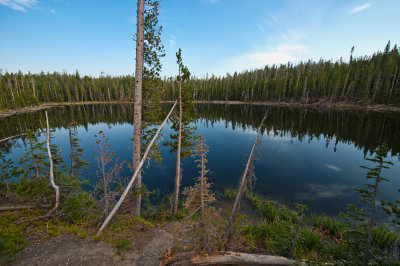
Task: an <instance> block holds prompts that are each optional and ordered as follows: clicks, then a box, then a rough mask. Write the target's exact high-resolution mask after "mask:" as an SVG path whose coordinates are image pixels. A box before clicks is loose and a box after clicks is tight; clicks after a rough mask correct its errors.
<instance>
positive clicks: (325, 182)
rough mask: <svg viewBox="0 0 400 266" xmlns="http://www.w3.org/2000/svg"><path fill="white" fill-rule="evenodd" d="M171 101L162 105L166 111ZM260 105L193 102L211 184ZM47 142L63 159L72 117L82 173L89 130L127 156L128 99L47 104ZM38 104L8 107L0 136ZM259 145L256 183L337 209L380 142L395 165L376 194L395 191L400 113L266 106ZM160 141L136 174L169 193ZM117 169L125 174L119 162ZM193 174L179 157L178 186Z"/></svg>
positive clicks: (236, 165)
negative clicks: (16, 110) (157, 155)
mask: <svg viewBox="0 0 400 266" xmlns="http://www.w3.org/2000/svg"><path fill="white" fill-rule="evenodd" d="M169 107H170V105H165V106H163V108H164V109H165V112H166V113H167V111H168V109H169ZM266 110H267V107H265V106H251V105H213V104H198V105H196V106H195V107H194V110H193V112H194V117H195V123H194V124H195V125H196V126H197V131H196V133H197V134H201V135H203V136H204V137H205V140H206V143H207V144H208V145H209V146H210V152H209V154H208V160H209V163H208V168H209V169H210V170H211V172H210V173H209V179H210V181H211V182H212V183H213V189H214V190H215V191H220V192H222V191H223V190H224V189H225V188H235V187H236V185H237V183H238V179H239V177H240V176H241V174H242V172H243V170H244V165H245V162H246V160H247V155H248V154H249V152H250V149H251V145H252V144H253V141H254V139H255V137H256V131H257V127H258V125H259V124H260V122H261V120H262V117H263V115H264V113H265V112H266ZM49 119H50V125H51V127H53V128H55V129H56V131H55V133H54V135H55V138H54V142H55V143H56V144H58V145H60V147H62V148H63V151H62V155H63V157H64V159H65V163H66V165H67V166H68V165H69V137H68V130H67V125H68V123H69V122H70V121H76V122H77V123H78V137H79V138H80V139H81V145H82V147H83V148H84V149H85V151H84V156H83V157H84V159H85V160H87V161H89V162H90V165H89V168H88V170H85V171H84V172H83V173H82V177H83V178H86V179H88V180H90V181H92V182H93V181H94V180H95V179H96V177H95V172H96V167H97V164H96V162H95V161H94V155H93V148H92V146H93V145H94V142H95V138H94V135H95V134H96V133H97V132H98V131H100V130H102V131H104V132H105V134H106V136H107V137H108V138H109V139H110V143H111V144H112V146H111V148H112V150H114V151H115V153H116V154H117V155H118V156H120V157H121V160H125V161H127V162H131V161H132V142H131V138H132V134H133V125H132V121H133V106H132V105H115V104H104V105H81V106H66V107H58V108H53V109H51V110H49ZM44 126H45V120H44V111H39V112H35V113H28V114H21V115H14V116H10V117H6V118H1V119H0V138H5V137H8V136H13V135H16V134H19V133H23V132H25V131H26V130H27V129H31V130H39V129H40V128H44ZM169 126H170V125H167V126H166V127H165V128H164V130H163V131H162V133H163V136H162V141H168V140H169V135H170V134H171V132H172V131H171V129H170V128H169ZM262 141H263V144H262V146H261V147H260V149H259V150H260V152H261V156H260V160H259V161H257V162H256V163H255V174H256V177H257V181H256V183H255V191H256V192H258V193H260V194H263V195H265V196H266V197H269V198H271V199H277V200H280V201H282V202H284V203H288V204H293V203H296V202H302V203H305V204H307V205H308V207H309V208H310V209H311V210H313V211H316V212H325V213H327V214H331V215H336V214H338V213H339V212H340V211H344V210H346V207H347V204H349V203H356V204H357V203H358V196H357V194H355V193H354V191H353V188H354V187H361V186H362V185H363V184H364V183H365V181H366V180H365V170H363V169H361V168H360V165H367V166H371V165H372V164H371V163H370V162H367V161H365V160H364V157H365V156H367V157H370V156H371V154H370V151H371V150H373V149H374V148H376V147H377V146H378V145H379V144H380V143H383V142H386V143H388V144H389V147H390V149H391V152H390V154H389V158H388V159H389V160H390V161H392V162H393V163H394V165H393V166H392V167H391V168H390V169H388V170H384V171H383V172H382V175H383V176H384V177H386V178H388V179H389V180H390V182H389V183H384V184H383V185H382V187H381V189H380V198H381V199H386V200H395V199H398V198H399V197H400V193H398V192H397V188H400V163H399V152H400V113H390V112H370V111H328V110H324V111H321V110H315V109H302V108H287V107H269V111H268V118H267V120H266V129H265V132H264V134H263V137H262ZM160 147H161V152H162V157H163V161H162V163H161V164H156V163H154V162H151V163H150V165H149V167H148V168H145V169H144V175H143V182H144V184H146V186H147V187H148V188H149V189H151V190H152V189H157V190H158V191H159V192H160V194H165V193H171V192H172V191H173V186H174V176H175V160H176V154H175V153H169V148H168V147H163V146H162V145H160ZM1 148H2V149H3V150H5V151H6V152H8V153H9V155H8V156H9V157H11V158H13V159H14V161H15V162H16V161H17V160H18V158H19V157H20V156H21V155H22V153H23V152H24V143H23V141H22V140H21V139H14V140H12V141H9V142H6V143H1ZM123 175H125V176H129V175H130V171H129V169H128V168H126V169H125V170H124V172H123ZM196 176H197V170H196V168H195V165H194V163H193V160H192V158H186V159H184V160H183V180H182V185H183V186H182V187H185V186H189V185H191V184H192V183H193V179H194V178H195V177H196Z"/></svg>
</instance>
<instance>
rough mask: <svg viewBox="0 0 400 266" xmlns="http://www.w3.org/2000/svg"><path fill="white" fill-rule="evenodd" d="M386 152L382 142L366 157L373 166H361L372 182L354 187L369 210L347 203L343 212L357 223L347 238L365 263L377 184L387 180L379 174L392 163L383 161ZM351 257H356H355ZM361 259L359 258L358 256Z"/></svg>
mask: <svg viewBox="0 0 400 266" xmlns="http://www.w3.org/2000/svg"><path fill="white" fill-rule="evenodd" d="M387 153H388V146H387V144H382V145H381V146H379V147H378V148H377V149H376V150H375V157H374V158H366V160H367V161H370V162H373V163H375V164H376V166H375V167H368V166H361V168H363V169H366V170H368V172H367V174H366V178H367V180H372V181H373V182H372V183H367V184H365V186H366V188H356V189H354V190H355V191H356V192H357V193H358V194H359V195H360V200H361V201H362V202H363V203H365V204H366V206H367V207H368V208H369V211H367V210H365V209H361V208H357V207H355V206H354V205H353V204H350V205H349V211H348V213H347V214H343V216H344V218H346V219H347V220H350V221H352V222H353V223H355V224H356V225H357V229H356V230H355V231H350V232H349V236H348V239H350V241H351V242H349V245H351V246H352V247H353V249H354V250H356V251H357V250H358V251H359V252H362V250H364V251H363V256H362V264H363V265H367V264H368V263H369V261H370V257H371V253H372V252H371V242H372V231H373V228H374V226H375V218H376V212H377V207H378V206H377V203H376V202H377V195H378V192H379V185H380V184H381V183H382V182H383V181H389V180H388V179H386V178H384V177H383V176H382V175H381V172H382V170H383V169H388V168H389V167H388V165H393V163H392V162H390V161H385V158H386V156H387ZM353 259H356V260H357V259H358V258H357V257H355V258H353ZM360 259H361V258H360Z"/></svg>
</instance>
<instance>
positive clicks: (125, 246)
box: [117, 239, 131, 251]
mask: <svg viewBox="0 0 400 266" xmlns="http://www.w3.org/2000/svg"><path fill="white" fill-rule="evenodd" d="M117 248H118V249H119V250H120V251H125V250H130V249H131V241H130V240H128V239H121V240H120V241H119V242H118V244H117Z"/></svg>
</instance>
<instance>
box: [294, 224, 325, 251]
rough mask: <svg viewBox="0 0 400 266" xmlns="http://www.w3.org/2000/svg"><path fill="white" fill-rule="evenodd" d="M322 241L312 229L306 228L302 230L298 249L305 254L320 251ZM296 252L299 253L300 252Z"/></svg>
mask: <svg viewBox="0 0 400 266" xmlns="http://www.w3.org/2000/svg"><path fill="white" fill-rule="evenodd" d="M321 246H322V241H321V238H320V237H319V235H318V234H317V233H316V232H314V231H312V230H311V229H310V228H308V227H305V228H303V229H302V230H300V238H299V241H298V246H297V248H298V249H300V250H302V251H303V252H311V251H319V250H320V249H321ZM296 252H299V251H298V250H297V251H296Z"/></svg>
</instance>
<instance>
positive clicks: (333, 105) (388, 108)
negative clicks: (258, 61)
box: [0, 101, 400, 117]
mask: <svg viewBox="0 0 400 266" xmlns="http://www.w3.org/2000/svg"><path fill="white" fill-rule="evenodd" d="M193 102H194V103H203V104H228V105H238V104H249V105H263V106H280V107H299V108H304V107H305V108H315V109H331V110H367V111H377V112H400V107H398V106H394V105H385V104H372V105H365V104H361V103H350V102H329V101H324V102H313V103H305V102H286V101H281V102H270V101H269V102H243V101H193ZM127 103H132V104H133V102H131V101H86V102H59V103H40V104H39V105H35V106H27V107H22V108H15V109H1V110H0V117H6V116H10V115H16V114H23V113H29V112H35V111H39V110H45V109H49V108H52V107H57V106H67V105H93V104H127ZM162 103H173V101H162Z"/></svg>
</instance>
